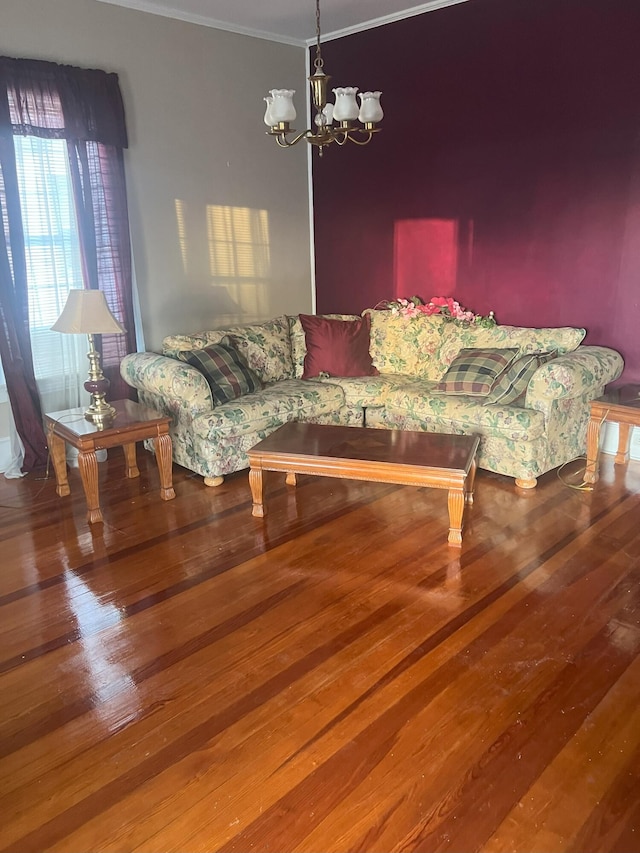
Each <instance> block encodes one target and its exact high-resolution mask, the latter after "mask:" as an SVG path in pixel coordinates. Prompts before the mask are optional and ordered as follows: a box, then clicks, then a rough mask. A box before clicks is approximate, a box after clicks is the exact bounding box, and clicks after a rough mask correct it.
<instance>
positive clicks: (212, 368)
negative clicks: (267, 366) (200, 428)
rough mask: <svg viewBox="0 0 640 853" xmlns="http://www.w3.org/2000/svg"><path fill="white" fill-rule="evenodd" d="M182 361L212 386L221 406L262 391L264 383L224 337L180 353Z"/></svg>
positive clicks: (215, 398)
mask: <svg viewBox="0 0 640 853" xmlns="http://www.w3.org/2000/svg"><path fill="white" fill-rule="evenodd" d="M178 358H179V359H180V360H181V361H186V362H187V364H190V365H191V366H192V367H197V368H198V370H199V371H200V373H202V375H203V376H204V378H205V379H206V380H207V382H208V383H209V387H210V388H211V393H212V395H213V402H214V403H215V404H216V405H218V406H220V405H222V403H228V402H229V400H235V399H236V398H237V397H241V396H242V395H243V394H251V393H252V392H253V391H259V390H260V389H261V388H262V382H261V381H260V380H259V379H258V377H257V376H256V374H255V373H254V372H253V370H251V368H250V367H249V366H248V365H247V363H246V362H245V360H244V359H243V358H242V356H241V355H240V353H239V352H238V351H237V350H236V349H235V348H234V347H233V345H232V344H231V341H230V340H229V338H228V337H227V336H226V335H225V336H224V337H223V338H222V339H221V340H220V342H219V343H217V344H209V346H208V347H205V348H204V349H194V350H181V351H180V352H179V353H178Z"/></svg>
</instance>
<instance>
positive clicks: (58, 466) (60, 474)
mask: <svg viewBox="0 0 640 853" xmlns="http://www.w3.org/2000/svg"><path fill="white" fill-rule="evenodd" d="M47 444H48V445H49V453H50V454H51V461H52V462H53V470H54V471H55V475H56V494H57V495H58V497H59V498H64V497H65V496H66V495H68V494H70V493H71V489H70V488H69V480H68V479H67V459H66V450H65V442H64V439H62V438H60V436H59V435H56V434H55V433H54V431H53V427H52V426H50V427H49V428H48V430H47Z"/></svg>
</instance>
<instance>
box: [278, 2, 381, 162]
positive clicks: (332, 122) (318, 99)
mask: <svg viewBox="0 0 640 853" xmlns="http://www.w3.org/2000/svg"><path fill="white" fill-rule="evenodd" d="M313 64H314V73H313V74H311V76H310V77H308V78H307V79H308V80H309V83H310V84H311V96H312V103H313V109H314V112H315V116H314V125H315V126H314V128H312V129H311V128H309V129H307V130H303V131H300V132H299V133H296V130H295V128H293V127H291V121H293V119H295V116H296V111H295V107H294V106H293V100H292V98H293V95H294V92H295V90H293V89H271V91H270V93H269V96H268V97H266V98H265V99H264V100H265V101H266V102H267V109H266V112H265V116H264V121H265V124H266V125H267V126H268V128H269V130H268V131H267V133H268V134H269V135H270V136H273V138H274V139H275V141H276V143H277V144H278V145H279V146H280V147H281V148H291V147H292V146H293V145H296V144H297V143H298V142H300V140H301V139H306V141H307V142H308V143H309V144H310V145H315V146H316V147H317V148H318V151H319V154H320V156H322V150H323V148H324V146H325V145H330V144H331V143H332V142H335V143H337V144H338V145H345V144H346V143H347V142H353V143H355V144H356V145H367V144H368V143H369V142H370V141H371V139H372V138H373V134H374V133H378V132H379V131H380V129H381V128H379V127H377V123H378V122H379V121H380V120H381V119H382V117H383V115H384V113H383V112H382V107H381V106H380V95H381V94H382V93H381V92H362V93H361V94H360V96H359V97H360V101H361V105H360V107H358V104H357V102H356V99H355V96H356V92H357V91H358V90H357V87H355V86H350V87H345V88H338V89H333V92H334V94H335V95H336V103H335V105H334V104H331V103H329V102H328V101H327V92H328V87H329V81H330V80H331V77H330V76H329V75H328V74H325V73H324V62H323V59H322V50H321V48H320V0H316V57H315V60H314V63H313ZM291 134H293V135H291Z"/></svg>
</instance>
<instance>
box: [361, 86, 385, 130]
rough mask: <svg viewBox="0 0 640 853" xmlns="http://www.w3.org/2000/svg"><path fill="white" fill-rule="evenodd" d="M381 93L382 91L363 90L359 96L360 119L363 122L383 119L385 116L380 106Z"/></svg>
mask: <svg viewBox="0 0 640 853" xmlns="http://www.w3.org/2000/svg"><path fill="white" fill-rule="evenodd" d="M381 94H382V92H361V93H360V95H359V96H358V97H359V98H360V112H359V114H358V120H359V121H361V122H362V123H363V124H365V123H366V122H377V121H382V119H383V118H384V113H383V111H382V107H381V106H380V95H381Z"/></svg>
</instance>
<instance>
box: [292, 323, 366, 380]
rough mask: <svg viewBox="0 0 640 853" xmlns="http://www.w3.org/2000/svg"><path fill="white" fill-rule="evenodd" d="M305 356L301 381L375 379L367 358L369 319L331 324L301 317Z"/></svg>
mask: <svg viewBox="0 0 640 853" xmlns="http://www.w3.org/2000/svg"><path fill="white" fill-rule="evenodd" d="M300 322H301V323H302V328H303V329H304V334H305V340H306V345H307V354H306V356H305V358H304V372H303V374H302V378H303V379H312V378H313V377H315V376H320V374H321V373H324V374H326V375H328V376H377V375H378V371H377V370H376V368H375V367H374V366H373V364H372V363H371V356H370V355H369V327H370V320H369V316H368V315H367V316H365V317H361V318H360V319H358V320H334V319H332V318H329V317H318V316H316V315H315V314H300Z"/></svg>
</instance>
